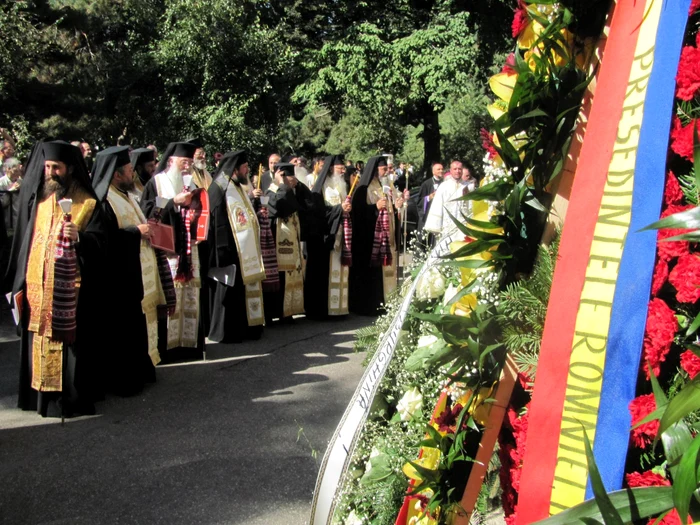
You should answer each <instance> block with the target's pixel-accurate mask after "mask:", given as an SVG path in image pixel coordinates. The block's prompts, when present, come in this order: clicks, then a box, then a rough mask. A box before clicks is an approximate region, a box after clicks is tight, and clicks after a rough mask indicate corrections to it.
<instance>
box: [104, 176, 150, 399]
mask: <svg viewBox="0 0 700 525" xmlns="http://www.w3.org/2000/svg"><path fill="white" fill-rule="evenodd" d="M114 191H117V190H114ZM103 205H104V216H105V222H106V225H107V228H108V232H109V246H108V247H107V268H108V269H109V274H110V275H112V276H115V277H113V278H108V279H105V280H104V282H103V287H105V288H106V289H104V291H103V293H104V297H105V298H106V299H107V300H106V302H105V303H104V307H105V309H106V310H107V311H106V312H105V313H106V314H107V315H106V318H107V319H108V320H109V321H108V322H109V327H108V330H109V334H110V335H109V337H106V338H105V340H104V353H105V365H106V372H107V374H106V375H107V377H106V383H107V385H106V386H107V388H108V390H109V391H111V392H113V393H115V394H117V395H121V396H128V395H134V394H137V393H138V392H140V391H141V390H142V388H143V385H144V383H147V382H154V381H155V380H156V369H155V367H154V366H153V362H152V361H151V358H150V356H149V355H148V332H147V329H146V315H145V314H144V313H143V309H142V307H141V301H142V299H143V279H142V277H141V232H140V231H139V229H138V228H137V227H136V226H128V227H127V228H121V229H120V228H119V222H118V221H117V216H116V215H115V213H114V210H112V206H110V204H109V202H108V201H107V200H106V199H105V201H104V204H103ZM116 276H118V277H116Z"/></svg>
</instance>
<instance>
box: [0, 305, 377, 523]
mask: <svg viewBox="0 0 700 525" xmlns="http://www.w3.org/2000/svg"><path fill="white" fill-rule="evenodd" d="M370 322H372V319H371V318H362V317H353V316H350V317H349V318H347V319H345V320H342V321H336V322H331V321H329V322H312V321H308V320H306V319H303V318H301V319H297V320H296V322H295V323H294V324H291V325H279V326H273V327H271V328H267V329H266V330H265V333H264V334H263V338H262V339H261V340H260V341H255V342H247V343H243V344H240V345H216V344H211V345H208V346H207V361H206V362H204V363H199V362H197V363H193V362H185V363H174V364H171V365H169V366H166V367H158V369H157V376H158V382H157V383H156V384H155V385H149V386H148V387H147V388H146V389H145V390H144V392H143V393H142V394H140V395H138V396H135V397H131V398H114V397H108V399H107V400H106V401H105V402H103V403H99V404H98V406H97V408H98V412H99V415H98V416H95V417H91V418H80V419H77V420H72V421H69V422H67V423H66V424H65V425H64V426H61V425H60V424H56V423H55V422H53V421H50V420H43V419H42V418H40V417H39V416H37V415H35V414H32V413H27V412H21V411H19V410H16V409H14V408H12V407H14V404H13V400H14V401H15V402H16V397H15V394H16V386H17V380H16V375H17V360H18V357H19V350H18V343H0V402H2V405H0V465H2V472H3V490H2V491H0V522H3V523H52V524H54V523H71V524H74V523H91V524H95V523H116V522H119V523H169V524H170V523H231V524H237V523H241V524H243V523H246V524H257V523H260V524H266V525H268V524H271V525H275V524H280V525H293V524H300V525H301V524H303V523H306V521H307V519H308V515H309V505H310V502H311V498H312V493H313V488H314V484H315V480H316V473H317V471H318V464H319V463H320V461H321V458H322V456H323V453H324V451H325V448H326V445H327V442H328V440H329V439H330V437H331V435H332V434H333V431H334V429H335V426H336V425H337V422H338V421H339V420H340V417H341V415H342V413H343V411H344V409H345V407H346V405H347V402H348V401H349V399H350V397H351V396H352V393H353V392H354V389H355V387H356V386H357V382H358V380H359V378H360V377H361V375H362V367H361V364H360V363H361V361H362V358H363V356H362V355H361V354H355V353H354V351H353V350H352V348H351V346H352V344H351V343H352V338H353V336H352V332H353V331H354V330H355V329H356V328H359V327H361V326H366V325H367V324H369V323H370ZM49 421H50V423H49ZM28 425H32V426H28ZM9 427H13V428H9ZM314 456H316V458H314Z"/></svg>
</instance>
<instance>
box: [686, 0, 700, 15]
mask: <svg viewBox="0 0 700 525" xmlns="http://www.w3.org/2000/svg"><path fill="white" fill-rule="evenodd" d="M698 10H700V0H693V1H692V2H690V9H688V16H690V15H692V14H693V13H695V11H698Z"/></svg>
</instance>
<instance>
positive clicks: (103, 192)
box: [92, 146, 131, 202]
mask: <svg viewBox="0 0 700 525" xmlns="http://www.w3.org/2000/svg"><path fill="white" fill-rule="evenodd" d="M130 163H131V159H130V158H129V146H112V147H111V148H107V149H105V150H102V151H100V152H99V153H98V154H97V155H95V164H94V165H93V169H92V187H93V188H94V189H95V194H96V195H97V199H98V200H99V201H100V202H101V201H104V200H105V199H106V198H107V192H108V191H109V185H110V184H111V183H112V177H113V176H114V171H115V170H116V169H117V168H121V167H122V166H126V165H127V164H130Z"/></svg>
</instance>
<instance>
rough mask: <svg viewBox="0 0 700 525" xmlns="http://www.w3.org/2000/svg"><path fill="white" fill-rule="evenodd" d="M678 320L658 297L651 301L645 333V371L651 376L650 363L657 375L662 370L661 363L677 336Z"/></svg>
mask: <svg viewBox="0 0 700 525" xmlns="http://www.w3.org/2000/svg"><path fill="white" fill-rule="evenodd" d="M677 328H678V321H677V320H676V316H675V314H674V313H673V310H671V309H670V308H669V307H668V305H667V304H666V303H665V302H664V301H663V300H662V299H659V298H658V297H657V298H655V299H652V300H651V301H649V311H648V313H647V326H646V331H645V333H644V371H645V372H646V374H647V379H648V378H649V364H651V368H652V370H653V371H654V374H655V375H659V372H660V371H661V363H662V362H664V361H665V360H666V354H668V351H669V350H670V349H671V343H673V338H674V337H675V336H676V329H677Z"/></svg>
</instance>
